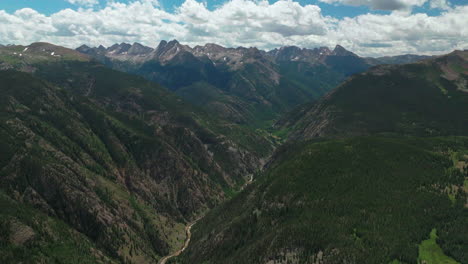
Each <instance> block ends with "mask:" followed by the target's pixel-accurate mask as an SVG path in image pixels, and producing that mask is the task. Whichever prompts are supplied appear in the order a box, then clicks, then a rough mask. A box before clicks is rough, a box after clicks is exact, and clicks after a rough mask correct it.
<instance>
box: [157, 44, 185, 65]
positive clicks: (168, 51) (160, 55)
mask: <svg viewBox="0 0 468 264" xmlns="http://www.w3.org/2000/svg"><path fill="white" fill-rule="evenodd" d="M182 51H191V48H190V47H189V46H186V45H182V44H180V43H179V42H178V41H177V40H175V39H174V40H171V41H169V42H166V41H164V40H163V41H161V42H160V43H159V45H158V47H157V48H156V50H155V55H154V58H155V59H157V60H159V61H162V62H165V61H169V60H171V59H172V58H174V56H176V55H177V54H179V53H180V52H182Z"/></svg>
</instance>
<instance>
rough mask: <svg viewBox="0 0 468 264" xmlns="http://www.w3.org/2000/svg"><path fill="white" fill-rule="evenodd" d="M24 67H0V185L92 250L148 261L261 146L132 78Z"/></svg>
mask: <svg viewBox="0 0 468 264" xmlns="http://www.w3.org/2000/svg"><path fill="white" fill-rule="evenodd" d="M28 51H29V50H28ZM32 51H33V50H31V52H32ZM31 54H32V53H31ZM24 66H27V67H32V68H34V69H35V71H34V74H30V73H25V72H19V71H15V70H8V71H0V81H1V83H2V86H1V88H0V90H1V93H2V97H0V138H1V140H0V147H1V148H2V151H1V152H0V166H1V167H0V188H1V190H3V191H4V192H5V194H6V195H7V196H9V197H10V198H13V200H15V201H22V203H24V204H29V205H34V206H35V207H37V208H38V209H39V210H41V211H43V212H47V213H51V214H52V215H54V216H55V217H57V219H60V221H63V224H64V227H63V228H65V229H67V230H72V231H73V230H74V231H75V232H77V233H79V234H82V237H84V238H85V239H88V240H89V241H90V243H91V244H92V246H93V248H95V249H96V250H95V252H100V253H99V254H100V255H99V258H101V255H102V258H108V259H112V260H115V261H116V262H120V263H148V262H156V261H157V260H158V258H159V257H160V256H162V255H164V254H167V253H168V252H170V251H172V250H174V249H175V248H178V247H179V246H180V244H181V243H182V242H183V237H184V236H185V231H184V228H183V226H184V225H185V223H186V222H188V221H190V220H191V219H193V218H194V217H196V216H197V214H199V213H201V212H203V211H205V210H206V209H207V208H210V207H213V206H214V205H216V204H218V203H219V202H220V201H221V200H223V199H224V197H226V196H229V195H231V194H232V193H234V192H235V190H236V189H239V188H240V187H241V186H242V185H243V184H244V182H245V178H244V175H246V174H249V173H254V172H255V171H257V169H258V163H259V162H258V160H259V159H260V158H263V157H266V156H267V155H269V153H271V151H272V143H270V142H269V140H268V139H267V138H266V137H265V136H264V135H258V134H257V133H256V132H255V131H254V130H252V129H250V128H246V127H242V126H239V125H236V124H232V123H229V122H226V121H222V120H219V119H217V118H215V117H213V116H212V115H210V114H206V113H205V112H204V111H202V110H200V109H198V108H196V107H193V106H191V105H190V104H188V103H185V102H183V101H182V100H181V99H180V98H179V97H177V96H176V95H173V94H172V93H170V92H169V91H167V90H166V89H164V88H161V87H159V86H158V85H155V84H154V83H151V82H149V81H146V80H144V79H143V78H141V77H137V76H133V75H130V74H125V73H120V72H117V71H114V70H111V69H108V68H105V67H103V66H102V65H100V64H98V63H96V62H86V61H79V60H66V59H63V60H57V61H41V62H40V63H31V64H28V62H26V61H23V62H22V64H20V67H18V68H19V69H21V67H24ZM259 142H260V143H261V144H260V145H258V146H257V145H256V144H257V143H259ZM254 143H255V144H254ZM143 201H144V202H143ZM1 226H2V228H3V227H4V228H7V227H8V222H5V223H2V225H1ZM41 241H42V242H41V243H42V244H43V246H44V247H55V244H54V243H55V242H54V240H51V239H48V238H45V239H43V240H41ZM68 247H71V246H68V245H67V247H66V248H63V249H62V250H63V254H66V255H67V256H68V255H70V256H75V257H76V256H77V255H80V254H78V253H77V252H74V251H73V252H71V251H69V250H68V249H67V248H68ZM23 250H24V251H22V252H23V253H22V254H25V255H28V254H31V255H34V254H35V253H34V252H35V251H34V250H35V248H34V247H33V248H29V247H28V248H23ZM67 252H68V253H67ZM93 252H94V251H93ZM41 254H42V253H41ZM54 254H55V255H57V254H59V253H58V252H56V253H54ZM83 254H85V253H83ZM64 258H65V257H64ZM21 260H22V258H20V257H18V256H16V255H14V256H9V259H8V262H7V263H11V262H15V261H21ZM90 262H92V263H96V262H93V261H91V260H90ZM2 263H3V262H2ZM26 263H28V262H26ZM63 263H72V262H71V261H70V262H67V261H63ZM85 263H86V262H85Z"/></svg>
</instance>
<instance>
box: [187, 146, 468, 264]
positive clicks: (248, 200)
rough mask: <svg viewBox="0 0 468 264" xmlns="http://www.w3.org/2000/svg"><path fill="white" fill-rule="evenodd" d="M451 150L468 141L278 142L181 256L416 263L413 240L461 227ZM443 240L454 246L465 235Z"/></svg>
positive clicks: (192, 259) (458, 178)
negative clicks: (270, 157)
mask: <svg viewBox="0 0 468 264" xmlns="http://www.w3.org/2000/svg"><path fill="white" fill-rule="evenodd" d="M449 149H452V150H456V151H462V150H466V149H468V138H463V137H458V138H457V137H453V138H401V137H390V138H389V137H359V138H351V139H343V140H325V141H324V140H320V141H318V142H317V141H316V142H308V143H306V144H305V143H297V144H293V145H290V146H285V147H282V148H281V149H280V150H279V151H278V152H277V154H276V157H275V162H274V163H273V164H272V165H271V166H270V167H269V169H268V170H267V171H266V172H265V173H264V175H262V176H260V177H258V178H257V180H256V182H255V184H254V185H252V186H249V187H248V188H247V190H246V191H245V192H242V193H240V194H238V195H237V196H236V197H234V198H233V199H232V200H231V201H229V202H227V203H225V204H223V205H222V206H220V207H219V208H216V209H214V210H213V211H212V212H210V213H209V214H208V215H207V216H206V217H205V218H204V219H203V220H202V221H201V222H199V224H197V225H196V226H195V227H194V232H193V236H192V238H193V242H192V243H193V244H192V245H191V246H190V247H189V248H188V250H187V252H186V253H184V256H183V258H179V260H178V261H179V262H181V263H203V261H206V263H220V262H223V263H239V262H240V263H242V262H248V263H264V262H266V261H268V260H274V259H276V260H281V259H284V258H285V257H287V255H289V256H291V254H293V255H296V257H297V259H298V260H300V262H299V263H306V262H313V261H316V260H317V259H318V258H323V261H326V262H327V263H343V262H344V261H351V262H352V263H390V262H391V261H394V260H397V261H399V262H401V263H415V262H416V261H417V259H418V247H417V244H419V243H420V242H421V241H423V240H424V239H426V236H427V234H428V233H429V231H430V230H431V229H432V228H433V227H434V226H437V228H438V230H439V229H440V230H443V232H451V231H450V230H452V229H454V230H456V229H458V230H460V229H463V222H459V220H460V219H465V218H463V217H462V215H463V212H464V210H465V209H464V207H463V203H462V201H464V199H466V194H464V193H459V194H458V195H459V196H457V203H456V204H452V202H451V201H450V200H449V199H448V196H447V194H446V191H445V190H446V187H448V186H463V182H464V175H463V174H462V173H461V172H460V171H458V170H450V169H449V168H452V166H453V164H452V161H451V157H450V155H447V153H448V152H447V151H448V150H449ZM458 201H459V202H458ZM459 217H460V218H459ZM457 219H458V220H457ZM446 222H447V223H450V224H447V225H445V223H446ZM449 229H450V230H449ZM273 230H274V231H273ZM214 237H222V238H223V239H222V240H220V241H219V240H217V241H216V242H213V238H214ZM449 244H450V246H449ZM441 245H442V247H444V246H447V247H450V248H451V249H452V251H453V250H457V249H461V248H463V247H465V248H466V246H467V245H468V241H466V239H463V240H456V239H453V240H450V241H448V240H444V241H441ZM444 251H445V249H444ZM320 252H322V253H320ZM448 252H449V251H447V253H448ZM453 256H454V257H455V255H453ZM455 259H457V258H455ZM458 261H460V263H463V262H462V259H460V258H458Z"/></svg>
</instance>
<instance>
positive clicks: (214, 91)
mask: <svg viewBox="0 0 468 264" xmlns="http://www.w3.org/2000/svg"><path fill="white" fill-rule="evenodd" d="M135 45H137V44H133V46H135ZM133 46H132V47H133ZM130 49H131V48H130V45H129V44H119V45H114V46H112V47H110V48H108V49H106V50H103V49H102V48H100V47H98V48H94V49H89V48H88V47H80V48H78V51H80V52H83V53H85V54H88V55H90V56H93V57H95V58H97V59H99V60H100V61H102V62H103V63H105V64H106V65H109V66H110V67H113V68H115V69H118V70H122V71H127V72H131V73H136V74H138V75H141V76H143V77H145V78H146V79H148V80H151V81H155V82H158V83H161V84H163V85H164V86H166V87H168V88H169V89H171V90H173V91H175V92H176V93H178V94H179V95H181V96H183V97H184V98H185V99H187V100H188V101H190V102H192V103H195V104H198V105H200V106H203V107H204V108H205V109H208V110H209V111H211V112H214V113H217V114H218V115H219V116H221V117H222V118H227V119H229V120H231V121H234V122H238V123H243V124H249V125H251V124H254V123H264V122H268V121H271V119H275V118H277V117H278V115H279V114H281V113H284V112H286V111H288V110H291V109H292V108H294V107H296V106H297V105H299V104H301V103H305V102H307V101H309V100H312V99H315V98H318V97H320V96H321V95H323V94H324V93H325V92H327V91H328V90H329V89H331V88H333V87H334V86H335V85H337V84H338V83H339V82H340V81H341V80H343V79H344V78H346V77H347V76H348V75H350V74H353V73H356V72H361V71H363V70H365V69H367V67H369V64H368V63H367V62H366V60H365V59H363V58H360V57H358V56H357V55H355V54H353V53H351V52H349V51H346V50H345V49H344V48H343V47H341V46H337V47H336V48H335V49H334V50H333V51H331V50H330V49H328V48H326V47H321V48H316V49H301V48H298V47H294V46H291V47H282V48H280V49H275V50H272V51H269V52H265V51H262V50H259V49H257V48H255V47H251V48H244V47H238V48H225V47H222V46H219V45H216V44H212V43H208V44H205V45H204V46H195V47H193V48H191V47H189V46H186V45H182V44H180V43H179V42H178V41H176V40H172V41H169V42H167V41H164V40H163V41H161V42H160V43H159V45H158V46H157V47H156V48H155V49H154V50H152V49H151V48H148V47H146V48H145V49H144V52H141V53H138V55H131V54H130V53H129V50H130ZM140 49H143V48H141V47H140ZM201 98H203V99H202V100H200V99H201Z"/></svg>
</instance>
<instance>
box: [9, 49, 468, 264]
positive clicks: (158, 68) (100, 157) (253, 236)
mask: <svg viewBox="0 0 468 264" xmlns="http://www.w3.org/2000/svg"><path fill="white" fill-rule="evenodd" d="M409 62H411V63H409ZM391 64H393V65H391ZM396 64H398V65H396ZM159 83H161V84H162V85H161V84H159ZM0 94H1V96H0V150H1V151H0V209H1V210H0V263H67V264H68V263H80V264H83V263H85V264H95V263H103V264H104V263H106V264H108V263H121V264H130V263H132V264H137V263H158V261H160V260H161V259H162V257H163V256H171V255H173V253H174V252H178V251H180V249H181V248H182V246H183V245H184V243H187V245H188V247H187V248H186V250H184V251H183V252H182V254H181V256H179V257H176V258H170V259H169V260H168V262H167V263H171V264H182V263H183V264H198V263H203V264H219V263H223V264H237V263H248V264H257V263H258V264H264V263H268V264H287V263H314V264H315V263H316V264H343V263H349V264H361V263H366V264H382V263H384V264H409V263H418V262H419V263H431V261H432V260H433V259H436V261H435V262H433V263H439V262H441V261H442V262H444V263H451V264H452V263H454V264H455V263H462V264H464V263H468V255H467V254H466V252H467V251H466V250H465V249H466V248H467V247H468V230H467V229H466V228H465V227H466V226H467V225H468V214H467V213H468V211H467V210H468V119H467V118H468V51H454V52H452V53H450V54H447V55H444V56H437V57H431V58H427V57H425V56H416V55H405V56H397V57H384V58H362V57H359V56H357V55H356V54H354V53H352V52H350V51H347V50H346V49H344V48H343V47H341V46H336V47H335V48H334V49H333V50H331V49H328V48H317V49H302V48H298V47H283V48H279V49H275V50H272V51H268V52H267V51H262V50H258V49H256V48H242V47H240V48H224V47H221V46H218V45H215V44H206V45H205V46H197V47H193V48H191V47H188V46H185V45H182V44H180V43H178V42H177V41H170V42H166V41H162V42H161V43H160V44H159V46H158V47H157V48H155V49H153V48H150V47H145V46H143V45H140V44H138V43H135V44H133V45H130V44H116V45H114V46H112V47H109V48H104V47H102V46H100V47H97V48H89V47H86V46H82V47H80V48H78V50H72V49H67V48H64V47H60V46H55V45H53V44H49V43H33V44H31V45H28V46H22V45H9V46H0ZM204 215H205V217H203V218H202V219H201V220H199V221H198V222H196V224H195V225H193V228H192V229H191V232H192V233H191V234H192V236H191V238H190V240H186V239H187V237H186V229H188V228H189V226H187V224H188V223H192V224H193V221H195V220H198V219H199V218H200V216H204ZM190 227H192V225H190Z"/></svg>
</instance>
